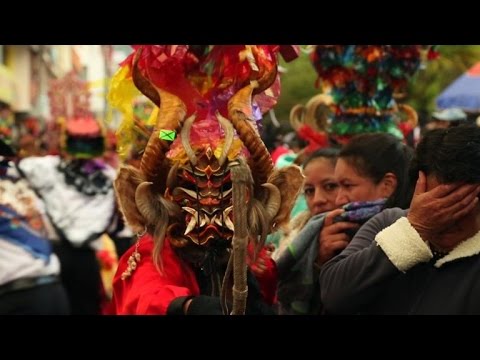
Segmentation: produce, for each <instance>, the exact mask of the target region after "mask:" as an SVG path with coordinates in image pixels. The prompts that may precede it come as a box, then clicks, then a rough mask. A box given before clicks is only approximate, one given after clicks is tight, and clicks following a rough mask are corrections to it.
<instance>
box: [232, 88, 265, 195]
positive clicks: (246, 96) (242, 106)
mask: <svg viewBox="0 0 480 360" xmlns="http://www.w3.org/2000/svg"><path fill="white" fill-rule="evenodd" d="M255 86H257V84H256V82H255V81H253V82H252V83H251V84H249V85H247V86H245V87H244V88H242V89H240V90H239V91H238V92H237V93H236V94H235V95H234V96H233V97H232V98H231V99H230V101H229V102H228V116H229V118H230V119H231V121H232V124H233V126H234V128H235V130H236V131H237V134H238V136H239V138H240V140H242V142H243V144H244V145H245V147H246V148H247V149H248V151H249V152H250V155H251V159H252V162H251V163H252V165H251V171H252V174H255V176H256V182H255V183H256V184H258V185H259V184H263V183H265V182H267V179H268V176H269V175H270V174H271V172H272V170H273V162H272V158H271V157H270V153H269V152H268V150H267V148H266V146H265V144H264V143H263V141H262V139H261V138H260V136H259V135H258V132H257V130H256V129H255V128H254V127H253V126H252V122H253V121H254V120H253V119H252V118H251V117H252V91H253V89H254V87H255ZM257 187H258V186H257Z"/></svg>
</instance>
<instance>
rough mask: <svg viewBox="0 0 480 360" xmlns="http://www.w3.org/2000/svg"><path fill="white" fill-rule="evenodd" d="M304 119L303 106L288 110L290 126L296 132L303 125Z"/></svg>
mask: <svg viewBox="0 0 480 360" xmlns="http://www.w3.org/2000/svg"><path fill="white" fill-rule="evenodd" d="M304 118H305V106H303V105H301V104H297V105H295V106H294V107H292V109H291V110H290V125H291V126H292V128H293V130H295V131H297V130H298V129H300V127H301V126H302V125H303V121H304Z"/></svg>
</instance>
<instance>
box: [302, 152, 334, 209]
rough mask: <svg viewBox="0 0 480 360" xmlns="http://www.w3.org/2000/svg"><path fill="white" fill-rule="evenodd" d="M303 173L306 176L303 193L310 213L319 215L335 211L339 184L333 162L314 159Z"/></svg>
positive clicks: (322, 158) (320, 158)
mask: <svg viewBox="0 0 480 360" xmlns="http://www.w3.org/2000/svg"><path fill="white" fill-rule="evenodd" d="M303 173H304V174H305V184H304V186H303V191H304V194H305V200H306V201H307V206H308V209H309V210H310V212H311V213H312V214H314V215H317V214H321V213H323V212H325V211H330V210H333V209H335V208H336V206H335V199H336V197H337V192H338V183H337V181H336V180H335V176H334V175H335V166H334V163H333V162H332V160H330V159H327V158H324V157H319V158H316V159H313V160H312V161H310V162H309V163H308V164H307V166H306V167H305V169H304V170H303Z"/></svg>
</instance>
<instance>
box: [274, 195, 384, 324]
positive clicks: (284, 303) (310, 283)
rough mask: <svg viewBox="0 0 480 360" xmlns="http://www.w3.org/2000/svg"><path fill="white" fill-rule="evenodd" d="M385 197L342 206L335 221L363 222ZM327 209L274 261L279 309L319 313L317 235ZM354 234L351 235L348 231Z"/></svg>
mask: <svg viewBox="0 0 480 360" xmlns="http://www.w3.org/2000/svg"><path fill="white" fill-rule="evenodd" d="M385 202H386V199H380V200H376V201H367V202H353V203H349V204H346V205H344V206H343V209H344V210H345V212H344V213H343V214H341V215H339V216H337V217H336V218H335V219H334V221H335V222H338V221H350V222H356V223H359V224H363V223H365V222H366V221H367V220H369V219H370V218H371V217H373V216H374V215H376V214H378V213H379V212H381V211H382V210H383V207H384V205H385ZM327 214H328V212H326V213H322V214H318V215H315V216H313V217H312V218H311V219H310V220H309V221H308V223H307V224H306V225H305V227H304V228H303V229H302V230H301V231H300V232H299V233H298V235H297V237H296V238H295V239H293V241H292V242H291V243H290V245H289V246H288V248H287V249H286V250H285V251H284V252H283V253H282V254H281V255H280V257H279V258H278V260H277V269H278V277H279V284H278V300H279V302H280V312H281V313H282V314H291V315H314V314H319V313H320V312H321V303H320V289H319V285H318V275H319V271H320V269H318V268H316V267H315V265H314V264H315V260H316V259H317V257H318V234H319V233H320V231H321V230H322V228H323V223H324V221H325V217H326V216H327ZM349 235H351V236H353V234H349Z"/></svg>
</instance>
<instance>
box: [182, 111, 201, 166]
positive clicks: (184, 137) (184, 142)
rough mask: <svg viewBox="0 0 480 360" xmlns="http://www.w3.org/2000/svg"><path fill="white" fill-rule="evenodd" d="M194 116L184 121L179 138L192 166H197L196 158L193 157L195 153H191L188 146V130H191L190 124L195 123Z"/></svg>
mask: <svg viewBox="0 0 480 360" xmlns="http://www.w3.org/2000/svg"><path fill="white" fill-rule="evenodd" d="M195 117H196V115H195V114H193V115H192V116H190V117H189V118H188V119H187V120H185V124H184V125H183V129H182V132H181V134H180V137H181V139H182V145H183V148H184V149H185V152H186V153H187V156H188V159H189V160H190V162H191V163H192V165H193V166H195V165H197V161H198V159H197V157H196V156H195V151H193V149H192V146H191V145H190V129H191V128H192V124H193V122H194V121H195Z"/></svg>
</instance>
